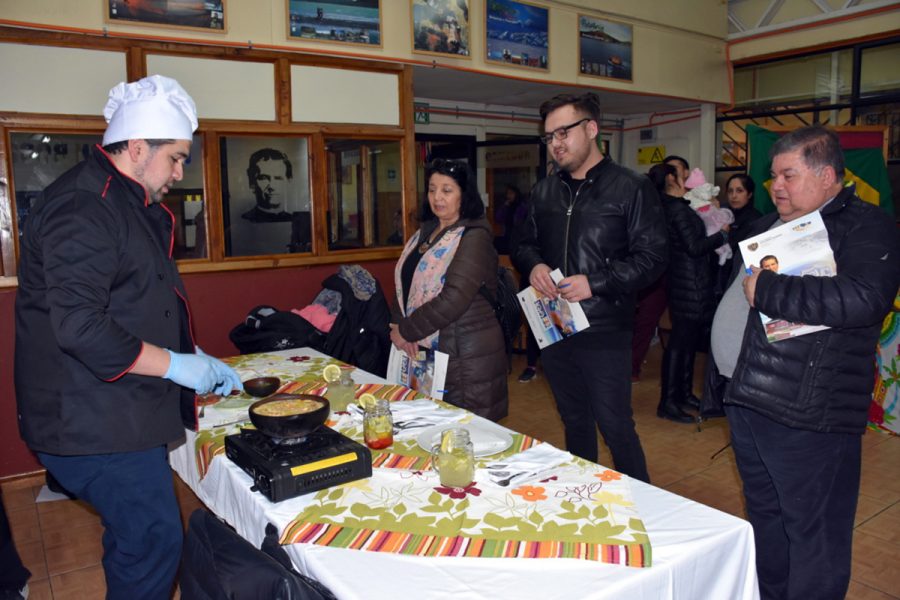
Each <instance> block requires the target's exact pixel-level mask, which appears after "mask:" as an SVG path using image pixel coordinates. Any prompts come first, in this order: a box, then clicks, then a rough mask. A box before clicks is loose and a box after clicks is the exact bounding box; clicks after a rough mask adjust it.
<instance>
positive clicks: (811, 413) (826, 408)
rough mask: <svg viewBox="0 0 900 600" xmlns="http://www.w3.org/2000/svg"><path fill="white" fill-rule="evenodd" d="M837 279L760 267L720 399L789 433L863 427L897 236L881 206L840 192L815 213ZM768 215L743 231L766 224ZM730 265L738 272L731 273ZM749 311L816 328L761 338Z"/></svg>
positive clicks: (890, 295)
mask: <svg viewBox="0 0 900 600" xmlns="http://www.w3.org/2000/svg"><path fill="white" fill-rule="evenodd" d="M821 213H822V218H823V220H824V221H825V228H826V229H827V230H828V241H829V243H830V244H831V249H832V250H833V251H834V258H835V262H836V263H837V275H835V276H834V277H814V276H804V277H796V276H789V275H781V274H777V273H774V272H772V271H763V272H762V273H761V274H760V276H759V279H758V280H757V284H756V296H755V304H756V309H751V310H750V314H749V315H748V318H747V326H746V328H745V330H744V340H743V342H742V344H741V353H740V356H739V358H738V363H737V367H736V368H735V371H734V374H733V376H732V381H731V386H730V388H729V391H728V394H727V395H726V397H725V403H726V404H736V405H739V406H744V407H747V408H750V409H753V410H755V411H757V412H759V413H762V414H764V415H766V416H767V417H769V418H770V419H772V420H774V421H776V422H778V423H781V424H783V425H787V426H789V427H796V428H797V429H805V430H812V431H823V432H836V433H862V432H863V430H864V429H865V426H866V419H867V411H868V407H869V403H870V401H871V398H872V385H873V382H874V380H875V358H874V357H875V344H876V342H877V341H878V336H879V334H880V332H881V323H882V321H883V320H884V317H885V315H886V314H887V313H888V311H889V310H890V308H891V304H892V303H893V300H894V297H895V296H896V294H897V287H898V286H900V237H898V233H897V229H896V226H895V225H894V223H893V219H891V218H890V217H889V216H888V215H887V214H886V213H885V212H884V211H883V210H881V209H879V208H877V207H875V206H872V205H870V204H866V203H865V202H863V201H862V200H860V199H859V198H858V197H856V194H855V189H854V188H853V187H852V186H851V187H847V188H844V189H843V190H842V191H841V192H840V193H839V194H838V195H837V196H836V197H835V198H834V200H832V201H831V202H830V203H829V204H828V205H826V206H824V207H823V208H822V209H821ZM777 218H778V215H777V214H770V215H766V216H764V217H762V218H761V219H759V220H757V221H756V222H755V223H753V225H752V226H751V231H750V232H749V235H748V237H749V236H752V235H755V234H759V233H761V232H763V231H765V230H767V229H768V228H769V227H770V226H771V225H772V223H774V222H775V220H776V219H777ZM736 271H739V269H736ZM757 309H758V310H760V311H762V312H763V313H765V314H766V315H768V316H770V317H773V318H778V319H787V320H789V321H798V322H802V323H807V324H810V325H827V326H828V327H831V329H825V330H823V331H819V332H816V333H810V334H807V335H803V336H800V337H796V338H790V339H786V340H782V341H779V342H774V343H769V342H768V341H767V340H766V335H765V331H764V330H763V326H762V323H761V321H760V319H759V313H758V311H757Z"/></svg>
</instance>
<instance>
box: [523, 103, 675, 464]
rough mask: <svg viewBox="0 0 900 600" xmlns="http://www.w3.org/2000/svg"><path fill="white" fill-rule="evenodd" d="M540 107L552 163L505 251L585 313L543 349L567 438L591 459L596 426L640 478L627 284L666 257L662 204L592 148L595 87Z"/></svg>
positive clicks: (654, 271) (640, 180)
mask: <svg viewBox="0 0 900 600" xmlns="http://www.w3.org/2000/svg"><path fill="white" fill-rule="evenodd" d="M540 113H541V118H542V119H543V120H544V131H545V132H546V134H545V135H544V136H543V141H544V143H546V144H547V145H548V147H549V150H550V153H551V155H552V157H553V160H554V161H555V162H556V164H557V166H558V170H557V172H556V174H554V175H551V176H549V177H546V178H545V179H543V180H541V181H540V182H538V184H537V185H535V187H534V189H533V190H532V193H531V204H530V206H529V208H528V216H527V218H526V220H525V222H524V223H523V224H522V227H521V229H520V231H519V232H518V236H517V237H518V240H517V241H518V243H517V244H515V249H514V251H513V260H514V262H515V265H516V268H517V269H518V270H519V271H520V272H521V273H527V274H528V277H529V282H530V283H531V285H532V286H534V288H535V289H536V290H538V291H539V292H540V293H542V294H544V295H545V296H547V297H550V298H555V297H557V296H562V297H563V298H565V299H566V300H568V301H570V302H580V303H581V306H582V308H584V312H585V314H586V316H587V318H588V320H589V322H590V328H589V329H587V330H585V331H583V332H580V333H578V334H576V335H574V336H571V337H568V338H566V339H564V340H562V341H560V342H557V343H555V344H553V345H551V346H548V347H547V348H545V349H544V351H543V353H542V357H543V360H544V371H545V372H546V374H547V379H548V381H549V383H550V387H551V388H552V389H553V395H554V397H555V398H556V405H557V408H558V410H559V414H560V417H561V418H562V421H563V425H564V426H565V435H566V448H567V449H568V450H569V451H570V452H572V453H573V454H575V455H577V456H580V457H582V458H585V459H587V460H591V461H596V460H597V427H599V429H600V433H601V435H602V436H603V439H604V441H605V442H606V444H607V446H609V449H610V452H611V453H612V459H613V465H614V466H615V468H616V469H618V470H619V471H622V472H623V473H625V474H627V475H630V476H632V477H635V478H637V479H641V480H644V481H649V475H648V473H647V465H646V461H645V459H644V451H643V449H642V448H641V442H640V439H639V438H638V435H637V432H636V431H635V428H634V420H633V418H632V410H631V336H632V328H633V322H634V307H635V294H636V292H637V291H638V290H640V289H641V288H644V287H646V286H648V285H649V284H651V283H653V282H654V281H655V280H656V279H657V278H658V277H659V276H660V275H661V274H662V272H663V271H664V270H665V266H666V257H667V247H666V244H667V241H666V224H665V220H664V217H663V213H662V208H661V206H660V203H659V198H658V196H657V194H656V190H655V189H654V188H653V185H652V184H651V183H650V181H649V180H648V179H647V178H646V177H643V176H641V175H638V174H637V173H634V172H632V171H629V170H628V169H625V168H624V167H621V166H619V165H617V164H615V163H613V161H612V159H610V158H609V157H606V156H604V155H603V154H602V153H601V152H600V147H599V146H598V144H597V136H598V135H599V134H600V125H599V123H600V104H599V100H598V99H597V96H596V94H593V93H587V94H584V95H581V96H572V95H561V96H556V97H555V98H552V99H551V100H548V101H547V102H545V103H544V104H543V105H541V108H540ZM557 268H558V269H560V270H561V271H562V273H563V275H564V276H565V277H564V278H563V279H562V280H561V281H560V282H559V286H558V287H557V285H556V284H555V283H554V282H553V280H552V279H551V278H550V272H551V271H552V270H553V269H557Z"/></svg>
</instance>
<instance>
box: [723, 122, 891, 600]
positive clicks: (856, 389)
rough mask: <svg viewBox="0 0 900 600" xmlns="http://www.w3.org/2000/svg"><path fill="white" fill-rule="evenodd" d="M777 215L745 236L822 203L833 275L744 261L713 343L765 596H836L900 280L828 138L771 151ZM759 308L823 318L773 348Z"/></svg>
mask: <svg viewBox="0 0 900 600" xmlns="http://www.w3.org/2000/svg"><path fill="white" fill-rule="evenodd" d="M772 157H773V160H772V186H771V195H772V199H773V201H774V203H775V206H776V208H777V210H778V212H777V213H776V214H772V215H767V216H765V217H763V218H761V219H760V220H758V221H756V222H755V223H754V224H753V226H752V231H751V232H750V235H753V234H758V233H761V232H764V231H766V230H767V229H770V228H772V227H776V226H778V225H781V224H782V223H787V222H791V221H794V220H795V219H799V218H801V217H803V216H805V215H807V214H809V213H811V212H813V211H816V210H818V211H819V212H820V214H821V215H822V219H823V221H824V223H825V228H826V230H827V231H828V241H829V244H830V245H831V249H832V251H833V252H834V258H835V262H836V263H837V275H835V276H833V277H818V276H810V275H804V276H797V275H789V274H783V273H777V272H775V271H770V270H760V269H757V268H756V267H753V268H752V274H751V275H749V276H738V277H737V278H736V279H735V280H734V282H733V283H732V284H731V286H730V287H729V288H728V290H727V291H726V293H725V296H724V297H723V298H722V301H721V303H720V305H719V308H718V310H717V312H716V316H715V319H714V322H713V333H712V349H713V356H714V358H715V361H716V365H717V367H718V368H719V371H720V372H721V373H722V374H723V375H725V376H726V377H730V378H731V382H730V385H729V388H728V391H727V393H726V397H725V404H726V407H725V411H726V414H727V416H728V422H729V425H730V427H731V440H732V444H733V446H734V452H735V458H736V459H737V466H738V471H739V472H740V475H741V479H742V480H743V483H744V497H745V498H746V502H747V515H748V517H749V519H750V522H751V523H752V524H753V531H754V536H755V538H756V556H757V572H758V574H759V582H760V591H761V594H762V597H763V598H779V599H801V598H803V599H806V598H816V599H817V600H828V599H832V598H834V599H837V598H843V597H844V595H845V594H846V591H847V586H848V585H849V581H850V552H851V544H852V535H853V518H854V515H855V512H856V501H857V497H858V495H859V478H860V451H861V448H860V447H861V435H862V433H863V432H864V431H865V426H866V415H867V409H868V406H869V402H870V401H871V395H872V382H873V381H874V365H875V361H874V354H875V345H876V342H877V340H878V336H879V332H880V328H881V323H882V320H883V319H884V317H885V315H886V314H887V312H888V310H889V309H890V306H891V303H892V301H893V299H894V296H895V294H896V293H897V286H898V285H900V239H898V235H897V230H896V228H895V225H894V223H893V222H892V219H890V218H889V217H888V215H887V214H885V213H884V212H883V211H882V210H880V209H878V208H876V207H874V206H872V205H868V204H865V203H864V202H863V201H861V200H860V199H859V198H858V197H857V196H856V194H855V189H854V187H853V186H846V187H845V186H844V185H843V184H842V181H843V177H844V159H843V154H842V152H841V149H840V145H839V142H838V138H837V135H836V134H835V133H834V132H832V131H829V130H827V129H824V128H822V127H818V126H817V127H804V128H802V129H798V130H796V131H794V132H792V133H790V134H788V135H786V136H784V137H782V138H781V139H780V140H779V141H778V142H777V143H776V144H775V146H774V147H773V149H772ZM759 312H762V313H764V314H765V315H767V316H769V317H771V318H774V319H785V320H788V321H793V322H802V323H806V324H809V325H824V326H827V327H829V329H825V330H823V331H818V332H816V333H810V334H807V335H804V336H800V337H795V338H789V339H786V340H782V341H777V342H773V343H769V342H768V341H767V338H766V333H765V331H764V329H763V325H762V322H761V321H760V318H759Z"/></svg>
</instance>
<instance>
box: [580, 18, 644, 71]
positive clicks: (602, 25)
mask: <svg viewBox="0 0 900 600" xmlns="http://www.w3.org/2000/svg"><path fill="white" fill-rule="evenodd" d="M633 39H634V29H633V28H632V26H631V25H628V24H626V23H618V22H616V21H607V20H606V19H597V18H595V17H589V16H587V15H578V55H579V59H580V62H581V74H582V75H591V76H594V77H606V78H609V79H622V80H625V81H633V79H634V77H633V75H632V56H633V54H632V42H633Z"/></svg>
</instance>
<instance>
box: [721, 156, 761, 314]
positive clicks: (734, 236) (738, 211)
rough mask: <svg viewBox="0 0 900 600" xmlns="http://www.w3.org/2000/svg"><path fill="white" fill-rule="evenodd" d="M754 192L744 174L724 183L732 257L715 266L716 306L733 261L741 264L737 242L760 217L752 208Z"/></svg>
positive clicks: (726, 285)
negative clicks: (730, 215)
mask: <svg viewBox="0 0 900 600" xmlns="http://www.w3.org/2000/svg"><path fill="white" fill-rule="evenodd" d="M755 190H756V185H755V184H754V183H753V180H752V179H750V177H749V176H747V175H745V174H744V173H735V174H734V175H732V176H731V177H729V178H728V181H727V182H726V183H725V194H726V199H727V204H726V207H727V208H730V209H731V212H732V213H733V214H734V222H733V223H732V224H731V229H729V230H728V243H729V244H730V245H731V252H732V254H733V256H732V257H731V258H729V259H728V260H726V261H725V264H723V265H721V266H718V265H717V266H716V286H715V295H716V303H717V304H718V300H719V299H720V298H721V297H722V294H724V293H725V288H726V287H728V284H729V282H730V281H731V271H732V268H733V267H734V261H737V262H738V263H741V262H743V259H742V258H741V250H740V248H739V247H738V242H740V241H742V240H744V239H745V237H746V232H747V229H748V227H749V226H750V225H751V224H752V223H753V222H754V221H756V220H757V219H758V218H760V217H761V216H762V214H761V213H760V212H759V211H758V210H756V207H754V206H753V193H754V191H755Z"/></svg>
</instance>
